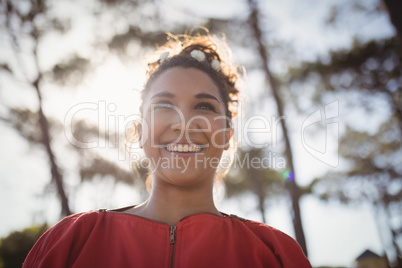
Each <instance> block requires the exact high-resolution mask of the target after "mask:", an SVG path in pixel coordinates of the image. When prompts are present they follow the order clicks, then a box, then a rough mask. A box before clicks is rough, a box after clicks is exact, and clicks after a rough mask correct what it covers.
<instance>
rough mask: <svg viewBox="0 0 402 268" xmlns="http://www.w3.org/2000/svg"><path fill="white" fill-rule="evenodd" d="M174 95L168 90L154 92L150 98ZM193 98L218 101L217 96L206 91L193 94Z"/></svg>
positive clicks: (171, 96)
mask: <svg viewBox="0 0 402 268" xmlns="http://www.w3.org/2000/svg"><path fill="white" fill-rule="evenodd" d="M174 96H175V95H174V94H172V93H170V92H159V93H156V94H155V95H153V96H152V97H151V99H155V98H159V97H167V98H173V97H174ZM195 98H196V99H213V100H216V101H217V102H218V103H220V102H219V100H218V98H216V97H215V96H214V95H211V94H208V93H199V94H197V95H195Z"/></svg>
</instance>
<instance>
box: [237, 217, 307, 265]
mask: <svg viewBox="0 0 402 268" xmlns="http://www.w3.org/2000/svg"><path fill="white" fill-rule="evenodd" d="M230 217H231V218H233V219H234V220H235V221H238V224H240V225H241V226H242V227H241V228H245V229H246V230H248V231H250V235H253V236H255V237H256V238H257V239H258V240H260V241H261V242H263V243H264V244H265V245H266V247H267V248H269V249H270V250H271V251H272V252H273V253H274V254H275V255H276V256H277V258H278V259H280V261H281V263H282V265H283V267H303V268H304V267H311V265H310V263H309V261H308V259H307V257H306V256H305V254H304V253H303V250H302V248H301V247H300V245H299V244H298V243H297V242H296V241H295V240H294V239H293V238H292V237H290V236H289V235H287V234H285V233H284V232H282V231H280V230H278V229H276V228H274V227H272V226H269V225H267V224H264V223H261V222H256V221H252V220H247V219H243V218H240V217H237V216H235V215H230Z"/></svg>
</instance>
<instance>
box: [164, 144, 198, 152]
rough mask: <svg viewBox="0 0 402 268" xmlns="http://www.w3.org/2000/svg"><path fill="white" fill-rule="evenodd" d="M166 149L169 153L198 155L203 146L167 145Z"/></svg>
mask: <svg viewBox="0 0 402 268" xmlns="http://www.w3.org/2000/svg"><path fill="white" fill-rule="evenodd" d="M165 148H166V150H168V151H169V152H179V153H198V152H201V150H202V149H203V146H201V145H198V144H167V145H166V147H165Z"/></svg>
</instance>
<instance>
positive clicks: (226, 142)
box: [223, 128, 233, 150]
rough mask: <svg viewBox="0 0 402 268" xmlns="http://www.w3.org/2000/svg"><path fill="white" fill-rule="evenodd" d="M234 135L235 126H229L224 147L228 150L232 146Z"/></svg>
mask: <svg viewBox="0 0 402 268" xmlns="http://www.w3.org/2000/svg"><path fill="white" fill-rule="evenodd" d="M232 135H233V128H227V129H226V132H225V147H224V148H223V149H225V150H228V149H229V147H230V142H229V141H230V139H231V138H232Z"/></svg>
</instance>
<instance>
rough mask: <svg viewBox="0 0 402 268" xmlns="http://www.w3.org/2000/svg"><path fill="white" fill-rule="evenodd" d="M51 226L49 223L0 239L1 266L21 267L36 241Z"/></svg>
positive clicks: (5, 267) (8, 267) (9, 267)
mask: <svg viewBox="0 0 402 268" xmlns="http://www.w3.org/2000/svg"><path fill="white" fill-rule="evenodd" d="M48 228H49V226H48V225H47V224H43V225H41V226H32V227H29V228H25V229H24V230H22V231H15V232H12V233H10V234H9V235H8V236H7V237H5V238H2V239H1V240H0V267H1V268H12V267H21V266H22V263H23V262H24V260H25V257H26V256H27V255H28V252H29V251H30V250H31V248H32V247H33V245H34V244H35V242H36V241H37V240H38V239H39V237H40V236H41V235H42V234H43V233H44V232H45V231H46V230H47V229H48Z"/></svg>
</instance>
